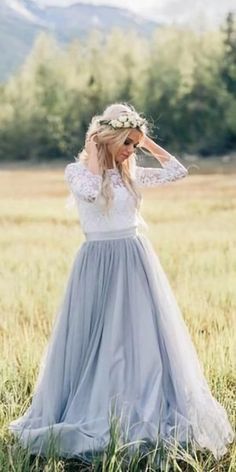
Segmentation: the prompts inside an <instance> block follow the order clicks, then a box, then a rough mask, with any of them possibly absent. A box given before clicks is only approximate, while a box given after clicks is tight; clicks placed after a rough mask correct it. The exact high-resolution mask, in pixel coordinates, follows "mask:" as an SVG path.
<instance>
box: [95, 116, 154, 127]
mask: <svg viewBox="0 0 236 472" xmlns="http://www.w3.org/2000/svg"><path fill="white" fill-rule="evenodd" d="M98 123H99V124H100V125H108V126H111V127H112V128H113V129H121V128H141V126H143V125H145V124H147V120H146V119H145V118H141V117H139V116H137V115H136V114H134V113H129V114H128V115H120V116H119V117H118V118H117V119H115V120H103V119H100V120H98Z"/></svg>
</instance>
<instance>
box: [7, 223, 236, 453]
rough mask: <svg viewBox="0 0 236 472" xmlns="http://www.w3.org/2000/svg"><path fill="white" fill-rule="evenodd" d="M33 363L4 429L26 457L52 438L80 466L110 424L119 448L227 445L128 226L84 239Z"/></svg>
mask: <svg viewBox="0 0 236 472" xmlns="http://www.w3.org/2000/svg"><path fill="white" fill-rule="evenodd" d="M59 306H60V308H59V310H58V313H57V315H56V316H55V321H54V326H53V329H52V333H51V336H50V338H49V341H48V344H47V346H46V348H45V352H44V354H43V357H42V361H41V365H40V371H39V375H38V379H37V382H36V385H35V389H34V393H33V398H32V403H31V405H30V407H29V408H28V409H27V411H26V412H25V414H24V415H23V416H22V417H20V418H18V419H15V420H14V421H12V422H11V423H10V425H9V428H10V430H11V431H12V432H13V433H14V434H15V435H17V436H18V437H19V438H20V441H21V443H22V445H23V446H24V447H27V448H28V449H29V450H30V452H31V454H39V455H42V456H44V455H46V454H47V451H48V445H49V440H51V438H54V440H55V445H56V447H57V450H58V451H59V454H60V456H61V457H65V458H71V457H74V458H83V459H87V460H89V458H91V454H92V455H93V453H94V454H96V452H98V451H103V450H104V449H105V448H106V446H107V445H108V443H109V440H110V432H111V429H110V428H111V424H112V422H111V419H112V418H118V419H119V437H120V441H121V443H122V441H123V443H127V442H134V444H137V445H138V444H141V443H145V441H147V442H148V441H149V442H151V443H153V444H157V443H158V441H162V440H163V441H166V442H167V444H168V443H169V444H171V443H173V441H175V442H176V441H178V442H179V443H180V444H185V443H186V444H187V443H188V442H189V441H190V442H192V443H194V444H195V445H196V447H198V448H200V449H201V448H207V449H209V450H211V451H212V452H213V454H214V455H215V457H216V458H219V457H220V456H221V455H223V454H224V453H225V452H226V446H227V444H228V443H229V442H231V441H232V440H233V431H232V428H231V426H230V423H229V421H228V418H227V414H226V412H225V409H224V408H223V406H221V405H220V404H219V403H218V402H217V401H216V400H215V398H214V397H213V396H212V395H211V392H210V390H209V387H208V385H207V382H206V380H205V377H204V374H203V372H202V368H201V366H200V364H199V361H198V357H197V354H196V351H195V348H194V346H193V344H192V341H191V338H190V336H189V333H188V330H187V327H186V325H185V322H184V320H183V317H182V314H181V312H180V309H179V307H178V305H177V302H176V299H175V297H174V295H173V292H172V289H171V287H170V284H169V282H168V279H167V277H166V275H165V273H164V271H163V269H162V266H161V264H160V262H159V259H158V256H157V255H156V253H155V251H154V249H153V247H152V245H151V243H150V241H149V240H148V238H147V237H146V235H144V234H140V233H139V232H138V230H137V229H136V228H135V227H131V228H128V229H124V230H119V231H112V232H106V233H101V232H100V233H89V234H86V240H85V241H84V242H83V243H82V245H81V246H80V248H79V249H78V252H77V253H76V255H75V259H74V262H73V265H72V269H71V272H70V275H69V279H68V282H67V284H66V288H65V293H64V295H63V297H62V301H61V303H60V305H59Z"/></svg>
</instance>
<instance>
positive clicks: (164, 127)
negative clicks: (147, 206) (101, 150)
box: [0, 13, 236, 161]
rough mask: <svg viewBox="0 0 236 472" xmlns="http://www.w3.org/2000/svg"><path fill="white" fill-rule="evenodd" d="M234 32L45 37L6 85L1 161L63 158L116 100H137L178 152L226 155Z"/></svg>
mask: <svg viewBox="0 0 236 472" xmlns="http://www.w3.org/2000/svg"><path fill="white" fill-rule="evenodd" d="M235 96H236V26H235V18H234V16H233V14H232V13H229V14H228V15H227V18H226V20H225V22H224V24H223V25H222V26H221V27H220V28H219V29H217V30H214V31H207V32H201V33H199V32H195V31H192V30H190V29H186V28H180V27H178V28H177V27H175V26H169V27H163V28H158V29H157V30H156V31H155V33H154V34H153V35H152V37H151V38H150V39H147V38H142V37H139V36H138V35H137V34H136V33H135V32H134V31H129V32H127V34H124V32H122V31H120V30H119V29H114V30H113V31H112V32H111V33H110V34H109V35H108V36H106V37H104V35H103V34H102V33H101V32H99V31H93V32H91V34H90V36H89V37H87V39H84V40H75V41H73V42H72V43H71V44H70V45H68V46H67V47H66V48H62V47H61V46H60V45H59V44H57V42H56V41H55V39H53V37H50V36H48V35H46V34H41V35H40V36H39V37H38V38H37V40H36V42H35V44H34V47H33V50H32V51H31V54H30V55H29V56H28V58H27V60H26V62H25V63H24V65H23V66H22V67H21V69H19V70H18V72H17V73H16V74H15V75H14V76H13V77H11V78H10V79H9V80H8V82H7V83H6V84H2V85H1V86H0V102H1V107H0V160H2V161H3V160H46V159H47V160H51V159H55V158H57V159H58V158H61V159H67V158H72V156H74V155H76V154H77V153H78V151H79V150H80V149H82V146H83V144H84V135H85V132H86V130H87V126H88V124H89V122H90V120H91V118H92V116H93V115H94V114H99V113H101V112H102V110H103V109H104V108H105V106H106V105H108V104H109V103H112V102H117V101H125V102H128V103H131V104H133V105H134V106H135V107H136V109H137V110H138V111H139V112H142V113H143V114H144V115H145V117H146V118H147V119H148V120H149V121H150V123H151V124H152V136H153V138H154V139H156V140H157V141H158V142H159V144H160V145H163V146H164V147H165V146H166V147H167V148H168V149H169V150H171V152H172V153H179V154H181V153H191V154H199V155H203V156H206V157H207V156H210V155H211V154H218V155H220V154H222V153H225V152H229V151H231V150H233V149H234V148H235V143H236V101H235Z"/></svg>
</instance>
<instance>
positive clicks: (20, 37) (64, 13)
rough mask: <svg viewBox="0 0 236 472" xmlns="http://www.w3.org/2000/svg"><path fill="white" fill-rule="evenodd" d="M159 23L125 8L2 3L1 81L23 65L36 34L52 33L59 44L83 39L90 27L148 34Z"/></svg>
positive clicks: (30, 1) (16, 0) (13, 0)
mask: <svg viewBox="0 0 236 472" xmlns="http://www.w3.org/2000/svg"><path fill="white" fill-rule="evenodd" d="M158 26H159V24H158V23H157V22H155V21H151V20H147V19H144V18H142V17H141V16H139V15H136V14H134V13H132V12H130V11H129V10H125V9H124V8H117V7H109V6H104V5H92V4H91V5H90V4H83V3H75V4H73V5H70V6H67V7H60V6H48V7H40V6H39V5H38V4H37V3H36V2H35V1H33V0H1V3H0V81H4V80H7V78H8V77H9V76H10V75H11V74H12V73H13V72H14V71H15V70H16V69H17V67H18V66H20V65H21V64H22V62H23V61H24V59H25V58H26V56H27V54H28V53H29V52H30V50H31V48H32V46H33V43H34V41H35V39H36V37H37V35H38V34H39V33H40V32H42V31H44V32H48V33H50V34H53V35H54V36H55V38H56V39H57V40H58V41H59V42H60V43H62V44H66V43H68V42H69V41H71V40H72V39H74V38H81V37H85V36H86V35H87V34H88V33H89V32H90V31H91V30H92V29H93V28H96V29H99V30H101V31H103V32H104V33H105V34H106V33H109V31H110V30H111V29H112V28H113V27H119V28H121V29H123V30H124V31H128V30H130V29H132V30H135V31H136V32H138V33H139V34H140V35H144V36H148V35H150V34H151V33H152V32H153V30H154V29H155V28H157V27H158Z"/></svg>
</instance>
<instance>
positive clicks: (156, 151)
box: [139, 134, 172, 162]
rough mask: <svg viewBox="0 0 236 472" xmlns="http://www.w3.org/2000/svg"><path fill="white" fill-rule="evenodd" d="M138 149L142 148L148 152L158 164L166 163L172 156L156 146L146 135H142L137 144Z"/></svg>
mask: <svg viewBox="0 0 236 472" xmlns="http://www.w3.org/2000/svg"><path fill="white" fill-rule="evenodd" d="M139 147H144V148H145V149H147V151H149V152H150V153H151V154H152V155H153V156H154V157H155V158H156V159H158V160H159V162H167V161H169V160H170V159H171V157H172V154H170V153H169V152H168V151H166V150H165V149H164V148H162V147H161V146H158V144H156V143H155V142H154V141H153V140H152V139H151V138H149V137H148V136H147V135H146V134H144V135H143V137H142V138H141V140H140V142H139Z"/></svg>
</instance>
